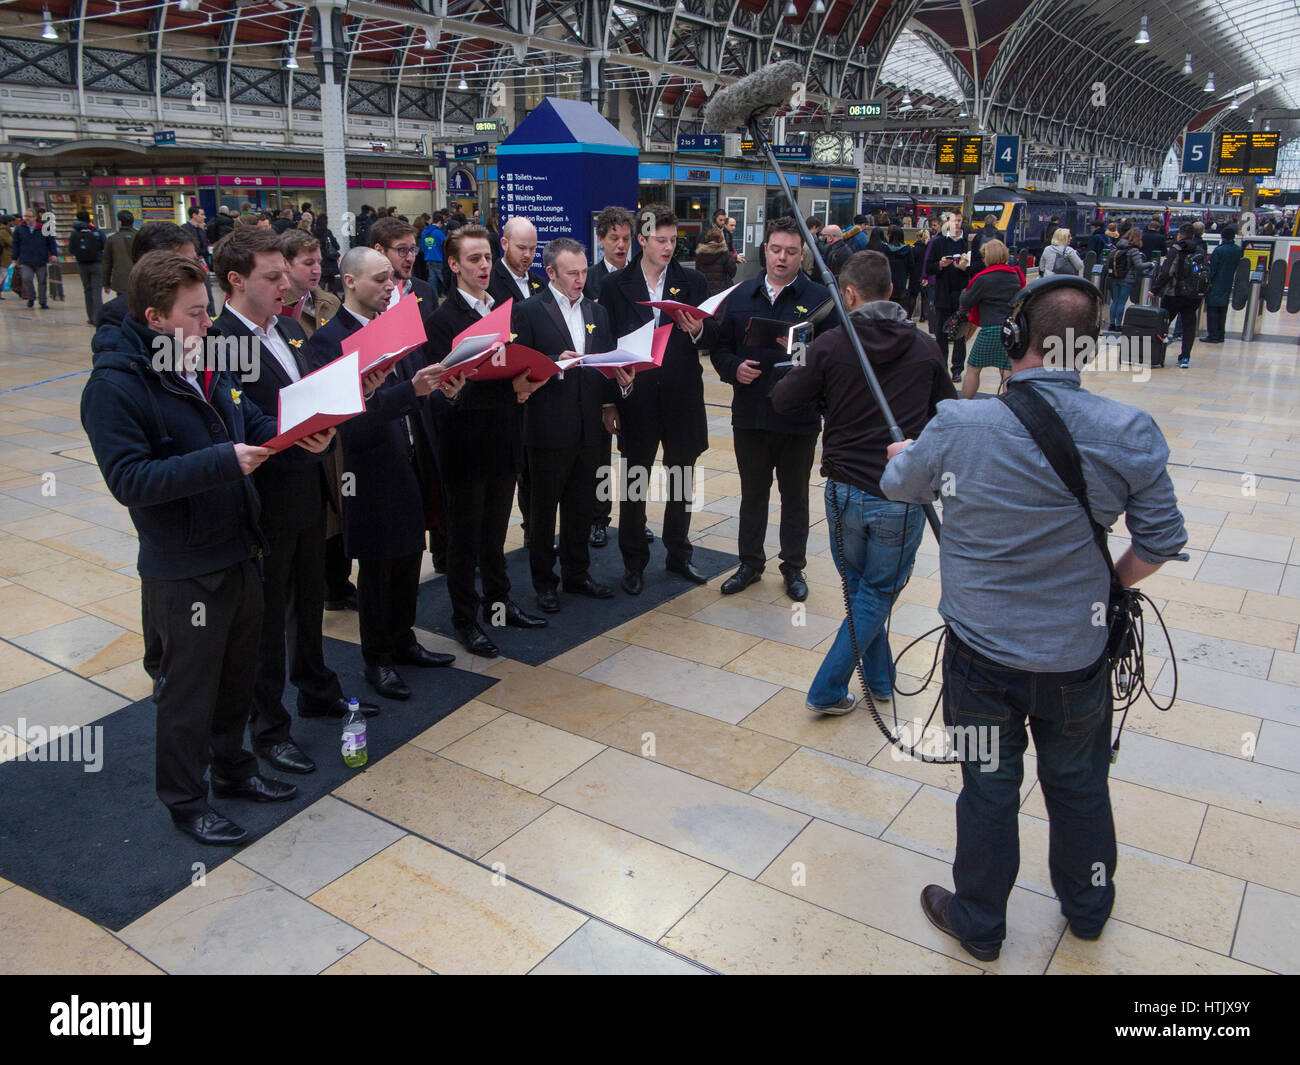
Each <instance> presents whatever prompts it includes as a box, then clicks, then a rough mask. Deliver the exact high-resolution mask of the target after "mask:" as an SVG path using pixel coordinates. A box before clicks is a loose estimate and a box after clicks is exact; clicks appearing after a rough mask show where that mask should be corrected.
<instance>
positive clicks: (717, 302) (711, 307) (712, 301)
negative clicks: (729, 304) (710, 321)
mask: <svg viewBox="0 0 1300 1065" xmlns="http://www.w3.org/2000/svg"><path fill="white" fill-rule="evenodd" d="M743 284H744V282H743V281H741V282H737V283H736V284H734V285H732V286H731V288H724V289H723V290H722V291H721V292H719V293H718V294H717V295H716V296H710V297H709V298H708V299H706V300H705V301H704V302H703V303H701V304H700V310H702V311H704V312H705V313H706V314H712V313H713V312H714V311H716V310H717V309H718V308H719V307H721V306H722V301H723V300H725V299H726V298H727V297H728V296H730V295H731V294H732V293H733V292H735V291H736V289H738V288H740V286H741V285H743Z"/></svg>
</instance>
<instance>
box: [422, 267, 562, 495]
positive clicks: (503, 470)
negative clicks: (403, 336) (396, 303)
mask: <svg viewBox="0 0 1300 1065" xmlns="http://www.w3.org/2000/svg"><path fill="white" fill-rule="evenodd" d="M482 320H483V319H482V318H481V317H480V316H479V313H478V311H476V310H474V309H473V308H472V307H470V305H469V304H468V303H466V302H465V300H464V299H463V298H462V297H461V296H460V293H459V290H458V289H453V290H452V292H451V293H450V295H448V296H447V298H446V299H445V300H443V302H442V306H440V307H439V308H438V311H437V313H436V314H434V316H433V321H432V322H431V323H430V325H429V343H428V345H427V347H428V354H429V359H430V360H431V361H432V362H439V361H440V360H442V359H443V358H444V357H445V356H446V355H447V353H448V352H449V351H451V345H452V341H453V340H454V339H455V338H456V337H457V336H458V335H459V334H461V333H463V332H464V331H465V330H466V329H469V328H470V327H471V326H474V325H477V324H478V323H479V322H481V321H482ZM545 387H549V385H548V386H545ZM545 387H544V388H543V389H542V390H541V391H545ZM529 402H530V403H531V402H532V400H529ZM521 418H522V415H521V412H520V403H519V401H518V400H517V399H515V389H514V385H512V384H511V382H510V381H508V380H504V381H474V380H469V381H466V382H465V385H464V387H463V388H462V389H461V390H460V392H458V393H457V394H456V398H455V399H453V400H452V401H451V402H450V403H448V404H447V405H446V408H445V410H444V412H443V415H442V420H441V423H440V425H439V444H440V447H441V461H442V473H443V476H444V477H446V478H448V479H450V480H455V481H457V482H461V483H463V482H469V481H473V480H474V479H476V478H480V477H494V476H499V475H502V474H513V473H516V472H517V471H518V469H519V461H520V458H521V455H520V450H521V446H522V440H521V437H520V432H519V429H520V422H521Z"/></svg>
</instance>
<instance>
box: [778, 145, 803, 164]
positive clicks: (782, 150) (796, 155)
mask: <svg viewBox="0 0 1300 1065" xmlns="http://www.w3.org/2000/svg"><path fill="white" fill-rule="evenodd" d="M772 154H773V155H774V156H776V158H777V159H778V160H780V161H781V162H789V163H807V162H811V160H812V145H811V144H774V145H772Z"/></svg>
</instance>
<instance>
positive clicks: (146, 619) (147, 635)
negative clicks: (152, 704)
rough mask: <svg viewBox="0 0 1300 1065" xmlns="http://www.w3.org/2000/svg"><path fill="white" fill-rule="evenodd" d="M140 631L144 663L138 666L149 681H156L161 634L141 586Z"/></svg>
mask: <svg viewBox="0 0 1300 1065" xmlns="http://www.w3.org/2000/svg"><path fill="white" fill-rule="evenodd" d="M140 629H141V631H142V632H143V634H144V661H142V662H141V663H140V664H141V665H142V666H143V667H144V671H145V672H146V673H148V674H149V677H150V679H151V680H154V681H157V679H158V678H159V677H161V676H162V654H163V645H162V633H161V632H159V631H158V626H157V625H155V624H154V620H153V614H152V613H150V611H149V596H148V595H146V594H145V590H144V585H143V584H141V585H140Z"/></svg>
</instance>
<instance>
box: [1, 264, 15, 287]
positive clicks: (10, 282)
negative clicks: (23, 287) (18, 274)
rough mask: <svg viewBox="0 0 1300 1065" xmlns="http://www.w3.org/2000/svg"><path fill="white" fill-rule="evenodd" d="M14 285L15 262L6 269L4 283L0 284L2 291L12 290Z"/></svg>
mask: <svg viewBox="0 0 1300 1065" xmlns="http://www.w3.org/2000/svg"><path fill="white" fill-rule="evenodd" d="M13 287H14V264H13V263H10V264H9V266H8V268H7V269H6V270H5V279H4V283H3V284H0V292H11V291H13Z"/></svg>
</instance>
